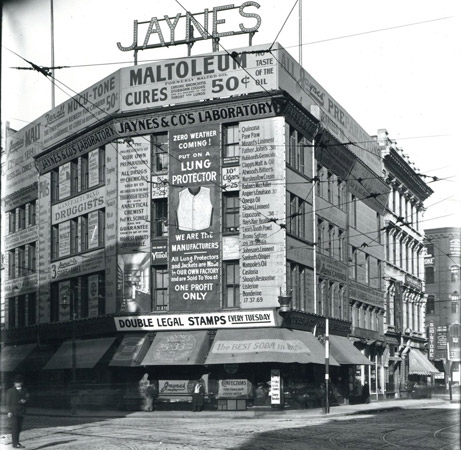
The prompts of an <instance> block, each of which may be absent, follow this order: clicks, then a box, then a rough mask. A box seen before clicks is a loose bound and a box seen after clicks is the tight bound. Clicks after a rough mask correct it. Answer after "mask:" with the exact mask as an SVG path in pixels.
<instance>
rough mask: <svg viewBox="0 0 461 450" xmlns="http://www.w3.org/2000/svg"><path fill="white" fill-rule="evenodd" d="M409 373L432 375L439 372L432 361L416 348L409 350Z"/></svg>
mask: <svg viewBox="0 0 461 450" xmlns="http://www.w3.org/2000/svg"><path fill="white" fill-rule="evenodd" d="M409 373H410V375H432V374H435V373H440V372H439V371H438V370H437V369H436V368H435V367H434V366H433V365H432V363H431V362H430V361H429V360H428V359H427V358H426V357H425V356H424V355H423V354H422V353H421V352H420V351H419V350H418V349H417V348H412V349H411V350H410V372H409Z"/></svg>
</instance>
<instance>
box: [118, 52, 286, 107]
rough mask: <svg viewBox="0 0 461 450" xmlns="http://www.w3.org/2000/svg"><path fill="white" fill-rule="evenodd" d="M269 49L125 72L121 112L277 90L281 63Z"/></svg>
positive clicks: (206, 57)
mask: <svg viewBox="0 0 461 450" xmlns="http://www.w3.org/2000/svg"><path fill="white" fill-rule="evenodd" d="M267 48H268V46H267V45H264V46H263V45H260V46H254V47H251V53H250V52H248V53H246V52H244V51H243V50H248V49H237V50H236V55H237V56H236V57H232V56H231V55H230V53H229V52H225V53H224V52H221V53H213V54H212V55H205V56H196V57H188V58H179V59H175V60H168V61H159V62H155V63H151V64H144V65H141V66H136V67H130V68H126V69H122V70H121V95H122V105H121V109H122V111H132V110H136V109H143V108H152V107H154V106H162V105H171V104H179V103H185V102H191V101H199V100H204V99H210V98H214V97H226V96H230V95H242V94H250V93H252V92H260V91H262V90H263V89H267V90H271V89H276V88H277V73H276V64H277V61H276V58H274V57H272V55H270V54H269V53H267V51H263V50H267ZM258 49H259V50H261V53H257V51H258ZM239 50H242V51H239Z"/></svg>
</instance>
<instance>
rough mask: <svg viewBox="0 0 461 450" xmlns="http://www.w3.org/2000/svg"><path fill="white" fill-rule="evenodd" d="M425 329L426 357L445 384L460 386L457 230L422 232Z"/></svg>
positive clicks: (460, 286) (460, 249) (460, 252)
mask: <svg viewBox="0 0 461 450" xmlns="http://www.w3.org/2000/svg"><path fill="white" fill-rule="evenodd" d="M425 232H426V256H425V258H424V267H425V271H426V292H427V307H426V329H427V336H428V339H429V358H430V359H431V360H433V362H434V364H435V365H436V366H437V367H438V368H439V369H440V371H441V372H443V373H444V377H445V382H446V383H447V384H448V382H449V381H450V378H451V381H452V383H457V384H458V385H459V384H460V371H459V363H460V335H461V325H460V319H459V317H460V292H461V279H460V267H461V245H460V236H461V229H460V228H459V227H445V228H430V229H426V230H425Z"/></svg>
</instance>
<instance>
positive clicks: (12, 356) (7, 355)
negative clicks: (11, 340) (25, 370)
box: [0, 344, 37, 372]
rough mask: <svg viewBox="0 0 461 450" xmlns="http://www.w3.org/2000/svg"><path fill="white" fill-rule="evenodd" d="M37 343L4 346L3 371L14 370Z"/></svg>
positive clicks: (1, 367) (0, 367) (0, 368)
mask: <svg viewBox="0 0 461 450" xmlns="http://www.w3.org/2000/svg"><path fill="white" fill-rule="evenodd" d="M36 346H37V344H24V345H6V346H4V347H3V348H2V355H1V366H0V370H1V371H2V372H13V371H14V370H16V367H18V366H19V364H21V363H22V362H23V361H24V360H25V359H26V358H27V356H29V354H30V352H31V351H32V350H33V349H34V348H35V347H36Z"/></svg>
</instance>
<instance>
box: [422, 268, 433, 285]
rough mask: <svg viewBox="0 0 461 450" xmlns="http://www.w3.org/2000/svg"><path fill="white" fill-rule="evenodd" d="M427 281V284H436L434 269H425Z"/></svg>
mask: <svg viewBox="0 0 461 450" xmlns="http://www.w3.org/2000/svg"><path fill="white" fill-rule="evenodd" d="M424 270H425V281H426V284H434V267H430V266H426V267H425V269H424Z"/></svg>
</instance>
